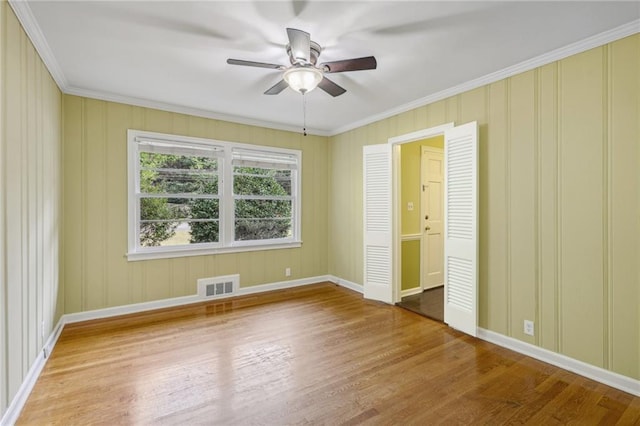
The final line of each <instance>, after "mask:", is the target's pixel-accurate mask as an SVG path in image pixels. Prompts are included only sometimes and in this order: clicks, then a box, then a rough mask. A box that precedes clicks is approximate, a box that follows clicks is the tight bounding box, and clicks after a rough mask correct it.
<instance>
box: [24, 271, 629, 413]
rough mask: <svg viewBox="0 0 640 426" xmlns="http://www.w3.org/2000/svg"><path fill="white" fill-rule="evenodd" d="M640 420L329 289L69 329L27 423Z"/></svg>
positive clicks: (544, 375) (610, 393) (555, 372)
mask: <svg viewBox="0 0 640 426" xmlns="http://www.w3.org/2000/svg"><path fill="white" fill-rule="evenodd" d="M513 423H525V424H526V423H528V424H536V425H540V424H544V425H553V424H567V423H575V424H616V423H617V424H624V425H633V424H640V398H637V397H633V396H632V395H629V394H626V393H624V392H620V391H617V390H615V389H613V388H610V387H608V386H605V385H603V384H600V383H597V382H594V381H592V380H589V379H586V378H583V377H580V376H577V375H575V374H572V373H569V372H567V371H564V370H561V369H559V368H556V367H553V366H551V365H548V364H545V363H542V362H539V361H536V360H534V359H531V358H528V357H526V356H523V355H520V354H517V353H515V352H512V351H509V350H507V349H503V348H500V347H498V346H495V345H492V344H490V343H487V342H484V341H482V340H478V339H475V338H472V337H469V336H466V335H464V334H462V333H459V332H457V331H454V330H452V329H449V328H447V327H446V326H445V325H444V324H441V323H439V322H436V321H432V320H429V319H427V318H424V317H422V316H419V315H416V314H414V313H412V312H409V311H406V310H404V309H401V308H398V307H395V306H387V305H383V304H378V303H375V302H370V301H366V300H363V299H362V297H361V295H359V294H356V293H354V292H351V291H350V290H347V289H344V288H341V287H337V286H335V285H333V284H330V283H321V284H315V285H311V286H305V287H299V288H296V289H290V290H285V291H278V292H272V293H268V294H267V293H265V294H261V295H256V296H246V297H241V298H236V299H233V300H230V301H226V302H218V303H211V302H210V303H207V304H198V305H192V306H189V307H180V308H172V309H165V310H160V311H154V312H151V313H144V314H135V315H129V316H124V317H119V318H115V319H106V320H98V321H90V322H86V323H79V324H70V325H68V326H67V327H65V329H64V331H63V332H62V335H61V336H60V339H59V341H58V344H57V345H56V348H55V349H54V351H53V353H52V354H51V358H50V359H49V361H48V362H47V364H46V366H45V368H44V370H43V372H42V374H41V376H40V378H39V380H38V382H37V383H36V386H35V388H34V390H33V392H32V394H31V396H30V397H29V399H28V401H27V403H26V406H25V408H24V410H23V412H22V414H21V417H20V418H19V421H18V424H29V425H42V424H60V425H89V424H103V425H118V424H159V425H196V424H216V425H255V424H264V425H285V424H314V425H315V424H320V425H322V424H326V425H336V424H344V425H356V424H420V425H423V424H491V425H497V424H513Z"/></svg>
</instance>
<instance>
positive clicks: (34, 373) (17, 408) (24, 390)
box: [0, 317, 64, 426]
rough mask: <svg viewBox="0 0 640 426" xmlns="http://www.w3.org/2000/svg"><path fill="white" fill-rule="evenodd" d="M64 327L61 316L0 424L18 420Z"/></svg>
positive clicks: (8, 423)
mask: <svg viewBox="0 0 640 426" xmlns="http://www.w3.org/2000/svg"><path fill="white" fill-rule="evenodd" d="M63 328H64V320H63V318H62V317H61V318H60V320H58V323H57V324H56V327H55V328H54V329H53V332H52V333H51V334H50V335H49V338H48V339H47V341H46V342H45V344H44V346H43V348H42V351H40V353H39V354H38V356H37V357H36V359H35V360H34V361H33V364H31V368H29V371H28V372H27V375H26V376H25V378H24V380H23V381H22V384H21V385H20V388H19V389H18V392H17V393H16V395H15V396H14V397H13V400H12V401H11V404H9V407H7V411H5V413H4V416H2V419H0V425H3V426H5V425H7V426H9V425H14V424H15V423H16V422H17V421H18V417H20V413H21V412H22V408H23V407H24V404H25V403H26V402H27V399H28V398H29V395H30V394H31V391H32V390H33V387H34V386H35V384H36V381H37V380H38V377H40V373H41V372H42V369H43V368H44V366H45V364H46V363H47V359H48V358H49V355H50V354H51V351H52V350H53V347H54V346H55V345H56V342H57V341H58V338H59V337H60V333H62V329H63Z"/></svg>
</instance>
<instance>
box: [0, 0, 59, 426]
mask: <svg viewBox="0 0 640 426" xmlns="http://www.w3.org/2000/svg"><path fill="white" fill-rule="evenodd" d="M61 120H62V104H61V93H60V90H59V89H58V87H57V86H56V84H55V82H54V81H53V79H52V78H51V76H50V75H49V72H48V71H47V69H46V67H45V66H44V64H43V62H42V61H41V60H40V57H39V56H38V53H37V52H36V50H35V48H34V47H33V45H32V44H31V41H30V40H29V38H28V37H27V35H26V34H25V32H24V31H23V29H22V27H21V26H20V23H19V22H18V20H17V18H16V16H15V15H14V13H13V10H11V8H10V7H9V5H8V4H7V2H6V1H4V0H2V1H0V193H1V194H2V196H1V197H0V241H1V242H2V243H1V244H0V418H1V417H2V416H3V415H4V414H5V413H6V410H7V408H8V406H9V404H10V402H11V401H12V400H13V398H14V397H15V396H16V394H17V392H18V389H19V388H20V386H21V385H22V383H23V381H24V379H25V377H26V375H27V372H28V371H29V369H30V368H31V366H32V365H33V364H34V362H35V360H36V358H37V356H38V355H39V354H40V353H41V352H42V348H43V346H44V344H45V339H46V338H47V337H48V336H49V335H50V333H51V332H52V330H53V327H54V326H55V325H56V323H57V321H58V319H59V318H60V316H61V314H62V305H61V303H59V302H60V298H59V297H58V294H59V292H61V290H60V289H59V274H60V269H59V265H60V241H61V240H60V237H61V235H60V234H61V229H60V217H61V214H60V213H61V202H60V199H61V196H62V179H61V164H60V160H61V154H62V139H61ZM43 336H44V338H43Z"/></svg>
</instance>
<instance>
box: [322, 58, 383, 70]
mask: <svg viewBox="0 0 640 426" xmlns="http://www.w3.org/2000/svg"><path fill="white" fill-rule="evenodd" d="M377 66H378V62H377V61H376V58H375V57H373V56H366V57H364V58H354V59H344V60H342V61H333V62H324V63H322V64H320V68H324V72H326V73H334V72H345V71H361V70H374V69H376V67H377Z"/></svg>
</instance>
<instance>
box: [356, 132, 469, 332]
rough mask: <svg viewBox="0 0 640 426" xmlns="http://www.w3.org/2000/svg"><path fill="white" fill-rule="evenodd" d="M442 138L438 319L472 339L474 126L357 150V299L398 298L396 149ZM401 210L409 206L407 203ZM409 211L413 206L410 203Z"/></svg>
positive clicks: (394, 300) (408, 136)
mask: <svg viewBox="0 0 640 426" xmlns="http://www.w3.org/2000/svg"><path fill="white" fill-rule="evenodd" d="M441 134H444V163H445V168H444V176H445V177H444V182H445V184H444V188H445V191H444V199H445V203H444V216H443V217H444V221H445V223H444V230H445V232H444V283H445V284H444V294H445V297H444V321H445V323H446V324H448V325H449V326H450V327H452V328H456V329H458V330H460V331H462V332H464V333H467V334H470V335H472V336H475V335H476V334H477V324H478V303H477V302H478V123H477V122H475V121H473V122H469V123H466V124H462V125H460V126H454V125H453V123H449V124H444V125H442V126H437V127H431V128H429V129H424V130H419V131H416V132H413V133H407V134H405V135H401V136H396V137H393V138H389V140H388V143H387V144H372V145H365V146H363V147H362V154H363V157H362V158H363V222H364V223H363V224H364V229H363V231H364V232H363V254H364V264H363V266H364V268H363V275H364V280H363V295H364V297H365V298H366V299H372V300H379V301H381V302H385V303H397V302H399V301H400V300H401V298H402V297H401V293H402V290H401V234H402V233H401V229H400V227H401V214H402V210H403V209H402V208H401V203H400V201H401V188H400V182H401V179H400V172H401V167H400V160H401V155H400V149H401V148H400V147H401V145H403V144H405V143H410V142H414V141H417V140H420V139H426V138H430V137H433V136H438V135H441ZM407 207H409V206H408V205H407ZM414 208H415V205H414Z"/></svg>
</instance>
